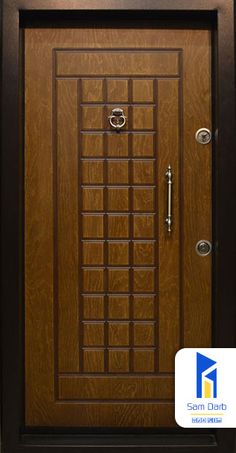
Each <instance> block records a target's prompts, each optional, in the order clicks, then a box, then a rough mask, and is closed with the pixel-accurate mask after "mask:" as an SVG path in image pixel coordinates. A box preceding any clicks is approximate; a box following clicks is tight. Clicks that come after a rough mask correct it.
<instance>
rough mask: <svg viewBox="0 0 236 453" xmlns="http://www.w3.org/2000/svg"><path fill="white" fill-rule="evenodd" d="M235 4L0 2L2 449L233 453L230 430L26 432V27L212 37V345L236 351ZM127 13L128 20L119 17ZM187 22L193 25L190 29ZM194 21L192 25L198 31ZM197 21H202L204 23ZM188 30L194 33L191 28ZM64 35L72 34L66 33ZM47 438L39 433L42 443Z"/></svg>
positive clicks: (217, 0) (188, 0) (205, 0)
mask: <svg viewBox="0 0 236 453" xmlns="http://www.w3.org/2000/svg"><path fill="white" fill-rule="evenodd" d="M233 5H234V1H233V0H145V1H144V0H87V1H86V0H3V26H2V57H3V58H2V87H1V88H2V126H1V132H2V138H1V145H2V154H1V171H2V172H1V212H2V221H1V250H2V254H1V258H2V260H1V265H2V271H1V279H2V280H1V284H2V285H1V290H2V291H1V301H2V304H1V340H2V341H1V344H2V346H1V359H2V386H1V400H2V411H1V412H2V449H3V451H4V452H6V453H16V452H22V453H26V452H29V453H36V452H39V453H41V452H42V453H43V452H44V453H49V452H51V453H56V452H58V453H60V452H62V451H63V452H65V453H68V452H70V451H71V449H74V451H75V447H76V451H79V452H80V453H83V452H88V451H89V452H91V453H95V452H97V451H100V452H102V453H103V452H107V453H112V452H120V451H123V452H130V451H135V452H137V453H138V452H142V453H145V452H149V451H150V450H151V451H158V452H160V453H161V452H165V453H172V452H176V453H190V452H191V453H192V451H193V449H194V451H195V450H196V449H197V450H198V451H199V453H208V452H210V451H214V452H215V453H233V452H234V451H235V444H236V442H235V441H236V436H235V430H233V429H221V430H220V429H219V430H213V431H211V432H209V431H208V430H189V429H181V428H180V429H177V430H156V431H153V430H149V431H145V432H140V431H139V432H137V431H136V432H133V433H131V432H126V433H125V432H123V433H119V432H116V433H115V432H113V433H112V432H110V433H108V432H106V433H105V432H104V433H102V432H101V431H99V432H95V431H93V432H91V431H87V432H86V431H84V432H83V433H82V432H81V433H79V432H78V431H74V430H68V431H67V433H64V434H63V432H62V430H61V432H60V430H54V433H52V430H51V431H48V432H45V430H44V431H43V430H38V432H37V433H36V432H29V431H28V432H26V431H25V429H24V418H23V413H24V403H23V402H24V379H23V360H24V354H23V350H24V348H23V329H24V323H23V319H24V317H23V253H22V252H23V227H24V226H23V216H22V213H23V153H22V152H21V150H22V149H23V138H22V137H23V134H22V130H23V128H22V125H23V113H22V112H23V109H22V99H21V96H22V92H23V90H22V89H21V79H22V77H21V65H20V63H21V61H22V56H21V39H20V36H21V33H20V24H21V25H22V26H25V25H27V26H40V25H41V26H42V23H44V24H47V26H55V23H56V24H57V26H65V25H64V24H65V21H69V24H70V26H76V21H77V20H78V19H80V20H81V19H83V20H84V21H86V20H87V18H88V17H89V18H90V20H91V19H92V20H93V18H95V17H96V20H99V17H103V18H104V16H105V20H108V21H109V20H111V18H115V17H116V18H119V19H122V18H123V17H125V18H126V19H127V17H129V18H130V20H131V21H133V20H134V19H136V18H139V17H140V16H141V17H142V18H143V17H146V18H147V19H149V18H150V19H151V18H154V17H155V19H157V20H160V24H161V21H162V20H163V19H165V20H168V24H169V23H171V22H172V23H174V21H178V25H181V24H182V25H184V26H185V27H186V26H198V24H199V23H202V24H203V23H205V22H208V23H211V24H212V26H213V27H214V26H215V31H214V42H213V47H214V59H215V71H214V72H215V80H214V87H213V89H214V123H215V128H214V129H215V130H218V131H219V132H218V133H217V132H216V134H215V147H214V148H215V149H214V171H213V191H214V206H213V215H214V222H213V224H214V245H215V246H214V272H213V279H214V307H215V310H214V313H215V314H214V326H215V329H214V346H219V347H235V346H236V341H235V340H236V325H235V324H236V322H235V320H236V278H235V271H234V266H235V261H236V210H235V196H236V154H235V145H234V143H235V138H236V137H235V66H234V65H235V56H234V16H233V9H234V6H233ZM123 14H125V16H123ZM190 20H191V22H190ZM192 21H194V22H192ZM199 21H200V22H199ZM190 24H191V25H190ZM67 26H68V25H67ZM40 431H41V434H40Z"/></svg>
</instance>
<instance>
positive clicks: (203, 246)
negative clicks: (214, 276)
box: [196, 240, 212, 256]
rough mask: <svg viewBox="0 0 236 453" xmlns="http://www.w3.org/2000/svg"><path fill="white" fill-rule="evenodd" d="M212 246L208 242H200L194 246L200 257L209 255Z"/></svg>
mask: <svg viewBox="0 0 236 453" xmlns="http://www.w3.org/2000/svg"><path fill="white" fill-rule="evenodd" d="M211 250H212V244H211V242H210V241H206V240H200V241H198V242H197V244H196V252H197V254H198V255H200V256H207V255H209V254H210V253H211Z"/></svg>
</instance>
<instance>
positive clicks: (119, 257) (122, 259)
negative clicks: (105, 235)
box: [108, 242, 129, 266]
mask: <svg viewBox="0 0 236 453" xmlns="http://www.w3.org/2000/svg"><path fill="white" fill-rule="evenodd" d="M108 263H109V264H110V265H118V266H122V265H125V264H129V243H128V242H110V243H109V244H108Z"/></svg>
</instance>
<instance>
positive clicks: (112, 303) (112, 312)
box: [108, 295, 129, 319]
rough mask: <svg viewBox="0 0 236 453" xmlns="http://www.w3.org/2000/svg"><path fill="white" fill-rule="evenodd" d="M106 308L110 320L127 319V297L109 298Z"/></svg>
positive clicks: (115, 296) (116, 296)
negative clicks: (107, 307) (107, 308)
mask: <svg viewBox="0 0 236 453" xmlns="http://www.w3.org/2000/svg"><path fill="white" fill-rule="evenodd" d="M108 306H109V310H108V313H109V318H110V319H127V318H129V296H120V295H114V296H109V300H108Z"/></svg>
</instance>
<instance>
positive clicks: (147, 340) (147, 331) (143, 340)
mask: <svg viewBox="0 0 236 453" xmlns="http://www.w3.org/2000/svg"><path fill="white" fill-rule="evenodd" d="M134 345H135V346H153V345H154V324H153V323H149V324H148V323H144V322H137V323H136V322H135V323H134Z"/></svg>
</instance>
